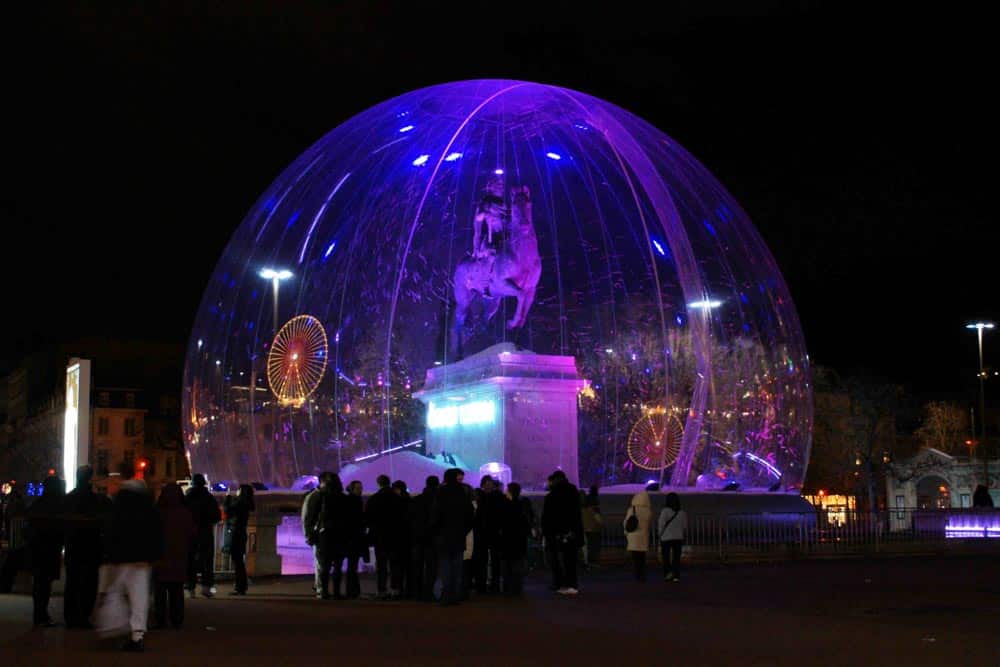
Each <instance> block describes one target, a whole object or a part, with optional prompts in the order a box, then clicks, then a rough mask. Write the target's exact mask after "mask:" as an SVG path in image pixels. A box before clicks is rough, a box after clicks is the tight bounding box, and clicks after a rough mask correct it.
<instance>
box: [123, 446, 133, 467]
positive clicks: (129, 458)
mask: <svg viewBox="0 0 1000 667" xmlns="http://www.w3.org/2000/svg"><path fill="white" fill-rule="evenodd" d="M124 461H125V465H126V466H128V467H131V466H134V465H135V450H134V449H126V450H125V459H124Z"/></svg>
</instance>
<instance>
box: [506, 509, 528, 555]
mask: <svg viewBox="0 0 1000 667" xmlns="http://www.w3.org/2000/svg"><path fill="white" fill-rule="evenodd" d="M522 500H527V499H526V498H518V499H517V500H516V501H513V500H507V501H506V502H505V503H504V504H503V514H502V520H501V527H500V544H499V546H500V552H501V554H502V555H503V557H504V558H506V559H510V560H517V559H519V558H524V556H525V554H527V553H528V537H529V536H530V535H531V522H530V520H529V518H528V515H527V514H526V513H525V511H524V506H523V504H522V503H521V501H522Z"/></svg>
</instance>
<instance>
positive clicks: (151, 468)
mask: <svg viewBox="0 0 1000 667" xmlns="http://www.w3.org/2000/svg"><path fill="white" fill-rule="evenodd" d="M145 476H146V477H156V457H155V456H150V457H149V458H148V459H147V460H146V475H145Z"/></svg>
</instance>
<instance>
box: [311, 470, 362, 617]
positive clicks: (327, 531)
mask: <svg viewBox="0 0 1000 667" xmlns="http://www.w3.org/2000/svg"><path fill="white" fill-rule="evenodd" d="M319 504H320V507H319V519H318V522H317V525H318V526H319V535H318V545H319V563H320V565H319V590H320V597H321V598H322V599H324V600H326V599H328V598H329V597H330V570H331V568H332V569H333V599H334V600H341V599H343V597H344V596H342V595H341V594H340V582H341V581H342V579H343V563H344V559H345V558H347V555H348V546H349V542H350V537H351V533H352V529H353V526H354V525H355V524H356V523H357V519H356V518H354V517H351V516H350V512H351V506H352V505H353V506H354V507H356V505H355V504H353V503H351V501H350V499H349V498H348V496H347V494H345V493H344V484H343V482H341V481H340V476H339V475H332V476H331V477H330V479H329V481H328V482H327V483H326V484H325V485H324V487H323V490H322V491H321V492H320V500H319ZM354 569H355V576H357V575H356V573H357V560H355V561H354Z"/></svg>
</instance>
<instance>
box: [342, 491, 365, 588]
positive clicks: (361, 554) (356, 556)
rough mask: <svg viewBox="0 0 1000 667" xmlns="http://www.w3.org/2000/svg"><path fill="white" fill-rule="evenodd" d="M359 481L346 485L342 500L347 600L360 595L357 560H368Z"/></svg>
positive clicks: (363, 504) (363, 510)
mask: <svg viewBox="0 0 1000 667" xmlns="http://www.w3.org/2000/svg"><path fill="white" fill-rule="evenodd" d="M363 489H364V487H362V485H361V482H359V481H356V480H355V481H353V482H351V483H350V484H348V485H347V496H346V499H345V501H344V512H345V513H346V515H347V518H346V520H345V527H346V530H347V589H346V591H345V592H346V597H347V599H348V600H356V599H357V598H359V597H361V582H360V581H358V561H359V560H360V559H361V558H364V559H365V560H366V561H367V560H368V539H367V538H366V536H365V503H364V501H363V500H362V499H361V492H362V491H363Z"/></svg>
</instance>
